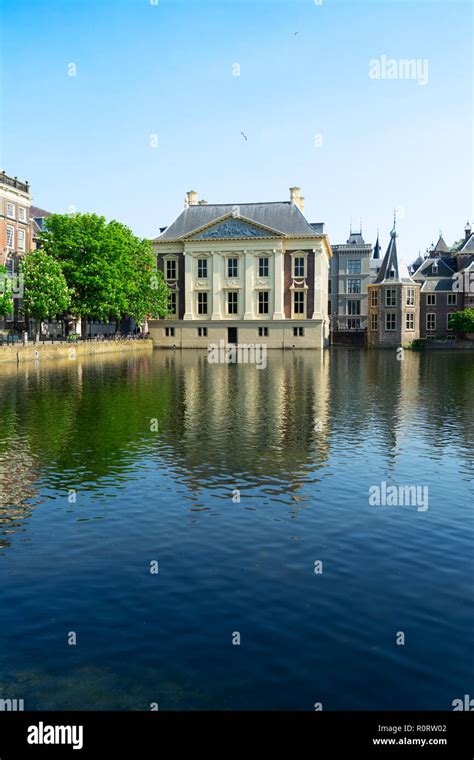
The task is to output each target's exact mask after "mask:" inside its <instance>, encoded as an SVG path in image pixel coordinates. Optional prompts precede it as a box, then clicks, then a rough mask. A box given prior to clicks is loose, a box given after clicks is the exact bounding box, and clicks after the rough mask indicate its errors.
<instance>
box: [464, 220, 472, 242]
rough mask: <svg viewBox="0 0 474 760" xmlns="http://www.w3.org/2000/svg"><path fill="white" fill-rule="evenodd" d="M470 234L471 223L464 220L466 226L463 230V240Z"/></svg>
mask: <svg viewBox="0 0 474 760" xmlns="http://www.w3.org/2000/svg"><path fill="white" fill-rule="evenodd" d="M470 236H471V225H470V224H469V222H466V227H465V230H464V240H468V238H470Z"/></svg>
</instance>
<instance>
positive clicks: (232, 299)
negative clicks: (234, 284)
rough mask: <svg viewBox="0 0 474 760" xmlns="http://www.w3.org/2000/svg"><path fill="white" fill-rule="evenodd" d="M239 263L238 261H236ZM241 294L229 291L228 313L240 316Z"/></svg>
mask: <svg viewBox="0 0 474 760" xmlns="http://www.w3.org/2000/svg"><path fill="white" fill-rule="evenodd" d="M236 261H237V259H236ZM238 298H239V294H238V292H237V291H236V290H229V292H228V293H227V313H228V314H238V305H239V300H238Z"/></svg>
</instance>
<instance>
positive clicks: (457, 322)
mask: <svg viewBox="0 0 474 760" xmlns="http://www.w3.org/2000/svg"><path fill="white" fill-rule="evenodd" d="M449 323H450V326H451V327H452V329H453V330H454V331H455V332H457V333H474V309H464V311H456V312H455V313H454V314H453V315H452V316H451V317H450V320H449Z"/></svg>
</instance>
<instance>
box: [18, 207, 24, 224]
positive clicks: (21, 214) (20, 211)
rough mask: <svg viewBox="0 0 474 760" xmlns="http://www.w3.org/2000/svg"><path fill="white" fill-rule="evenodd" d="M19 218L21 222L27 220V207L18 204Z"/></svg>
mask: <svg viewBox="0 0 474 760" xmlns="http://www.w3.org/2000/svg"><path fill="white" fill-rule="evenodd" d="M18 219H19V220H20V222H26V208H23V206H18Z"/></svg>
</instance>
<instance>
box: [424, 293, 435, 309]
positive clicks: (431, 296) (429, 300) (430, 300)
mask: <svg viewBox="0 0 474 760" xmlns="http://www.w3.org/2000/svg"><path fill="white" fill-rule="evenodd" d="M426 305H427V306H436V293H427V294H426Z"/></svg>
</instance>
